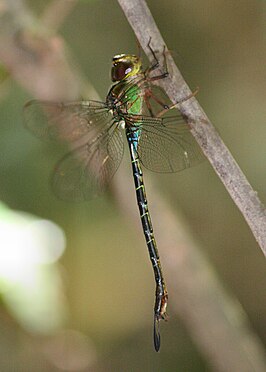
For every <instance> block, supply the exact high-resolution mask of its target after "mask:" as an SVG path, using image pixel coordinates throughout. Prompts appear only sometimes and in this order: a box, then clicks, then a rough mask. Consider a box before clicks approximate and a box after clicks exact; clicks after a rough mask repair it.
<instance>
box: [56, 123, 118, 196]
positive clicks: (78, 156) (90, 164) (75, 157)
mask: <svg viewBox="0 0 266 372" xmlns="http://www.w3.org/2000/svg"><path fill="white" fill-rule="evenodd" d="M111 130H112V133H110V131H109V130H107V131H105V132H103V133H101V135H100V136H99V137H98V138H97V140H95V142H93V143H91V144H90V143H86V144H85V145H82V146H80V147H78V148H76V149H75V150H73V151H72V152H70V153H69V154H67V155H66V156H65V157H64V158H63V159H62V160H60V161H59V162H58V164H57V166H56V168H55V171H54V174H53V177H52V188H53V191H54V193H55V194H56V196H57V197H59V198H60V199H63V200H75V201H82V200H87V199H90V198H91V197H92V196H95V195H98V194H99V193H100V192H101V191H103V189H104V188H105V186H106V184H107V183H108V182H109V181H110V179H111V178H112V176H113V175H114V173H115V172H116V170H117V168H118V167H119V164H120V162H121V159H122V156H123V151H124V148H123V138H122V134H121V132H120V130H119V128H117V127H116V128H111Z"/></svg>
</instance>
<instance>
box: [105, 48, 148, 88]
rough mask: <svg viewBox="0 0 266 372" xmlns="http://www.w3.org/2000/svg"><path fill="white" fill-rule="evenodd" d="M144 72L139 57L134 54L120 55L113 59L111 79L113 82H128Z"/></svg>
mask: <svg viewBox="0 0 266 372" xmlns="http://www.w3.org/2000/svg"><path fill="white" fill-rule="evenodd" d="M141 71H142V65H141V61H140V59H139V57H137V56H135V55H133V54H118V55H116V56H114V57H113V67H112V70H111V78H112V81H113V82H116V81H122V80H126V79H128V78H130V77H133V76H136V75H138V74H139V73H140V72H141Z"/></svg>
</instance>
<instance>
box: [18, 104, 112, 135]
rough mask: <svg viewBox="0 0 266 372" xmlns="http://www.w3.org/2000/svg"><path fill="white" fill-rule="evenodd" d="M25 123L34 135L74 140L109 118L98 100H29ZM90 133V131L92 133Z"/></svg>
mask: <svg viewBox="0 0 266 372" xmlns="http://www.w3.org/2000/svg"><path fill="white" fill-rule="evenodd" d="M23 114H24V115H23V116H24V123H25V126H26V128H27V129H29V130H30V131H31V132H32V133H33V134H34V135H35V136H36V137H38V138H43V139H49V140H59V141H66V142H73V141H76V140H78V139H80V138H82V137H83V136H85V135H88V134H89V133H91V132H92V131H93V130H94V129H95V128H97V131H98V130H99V126H101V124H104V123H105V122H106V121H108V120H111V119H112V115H111V114H110V112H109V110H108V108H107V106H106V104H105V103H104V102H98V101H78V102H69V103H57V102H49V101H38V100H32V101H29V102H28V103H27V104H26V105H25V106H24V112H23ZM92 135H93V134H92Z"/></svg>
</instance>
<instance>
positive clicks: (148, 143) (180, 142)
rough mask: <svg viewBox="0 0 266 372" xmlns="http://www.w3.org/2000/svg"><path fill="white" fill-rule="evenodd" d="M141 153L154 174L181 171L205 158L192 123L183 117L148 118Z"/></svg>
mask: <svg viewBox="0 0 266 372" xmlns="http://www.w3.org/2000/svg"><path fill="white" fill-rule="evenodd" d="M138 121H139V122H140V127H141V134H140V138H139V144H138V154H139V157H140V160H141V162H142V164H143V165H144V167H145V168H147V169H150V170H152V171H154V172H162V173H169V172H178V171H181V170H183V169H185V168H189V167H192V166H194V165H196V164H198V163H199V162H201V161H202V160H203V159H204V155H203V153H202V151H201V149H200V147H199V145H198V144H197V142H196V140H195V139H194V137H193V136H192V134H191V133H190V129H189V126H188V124H187V123H186V122H185V121H184V119H183V118H182V116H181V115H179V116H175V117H165V118H152V117H147V116H144V117H142V118H141V120H138Z"/></svg>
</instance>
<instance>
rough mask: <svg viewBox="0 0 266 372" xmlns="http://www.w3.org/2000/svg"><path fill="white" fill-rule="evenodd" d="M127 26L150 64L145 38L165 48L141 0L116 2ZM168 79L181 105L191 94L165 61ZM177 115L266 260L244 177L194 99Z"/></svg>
mask: <svg viewBox="0 0 266 372" xmlns="http://www.w3.org/2000/svg"><path fill="white" fill-rule="evenodd" d="M118 3H119V4H120V6H121V7H122V9H123V11H124V13H125V15H126V17H127V19H128V22H129V23H130V25H131V27H132V28H133V30H134V32H135V34H136V36H137V38H138V40H139V42H140V44H141V46H142V48H143V50H144V51H145V52H146V54H147V56H148V57H149V59H150V60H152V55H151V53H150V50H149V48H148V41H149V38H151V40H152V47H153V48H154V49H155V50H163V48H164V46H165V45H166V44H165V42H164V41H163V38H162V36H161V34H160V32H159V30H158V28H157V26H156V24H155V22H154V19H153V17H152V15H151V13H150V11H149V9H148V7H147V4H146V2H145V0H135V1H130V0H118ZM167 62H168V64H169V67H170V71H171V76H170V77H169V78H167V79H164V80H162V81H161V82H160V85H162V87H163V88H164V89H165V91H166V93H167V94H168V96H169V98H170V99H171V100H172V102H174V103H176V102H181V101H182V99H184V98H185V97H188V96H189V95H190V94H191V90H190V89H189V87H188V85H187V84H186V82H185V80H184V79H183V77H182V75H181V73H180V71H179V70H178V68H177V67H176V65H175V63H174V61H173V58H172V57H171V55H169V57H168V60H167ZM179 109H180V111H181V113H182V114H183V115H184V116H185V117H186V118H187V119H188V122H189V124H190V125H191V128H192V130H191V132H192V134H193V135H194V136H195V138H196V140H197V141H198V143H199V145H200V146H201V148H202V150H203V152H204V154H205V155H206V157H207V158H208V160H209V162H210V163H211V165H212V166H213V168H214V170H215V172H216V173H217V175H218V176H219V177H220V179H221V181H222V182H223V184H224V186H225V187H226V189H227V191H228V193H229V194H230V196H231V198H232V199H233V201H234V202H235V204H236V205H237V206H238V208H239V209H240V211H241V213H242V215H243V217H244V218H245V220H246V222H247V223H248V225H249V227H250V229H251V231H252V233H253V235H254V237H255V239H256V240H257V242H258V244H259V246H260V248H261V250H262V251H263V253H264V255H265V256H266V210H265V207H264V205H263V204H262V203H261V201H260V200H259V198H258V195H257V193H256V191H254V190H253V188H252V187H251V185H250V184H249V182H248V180H247V179H246V177H245V175H244V174H243V173H242V171H241V169H240V168H239V166H238V164H237V163H236V161H235V160H234V158H233V156H232V155H231V153H230V151H229V150H228V148H227V147H226V146H225V144H224V143H223V141H222V139H221V138H220V136H219V134H218V132H217V131H216V129H215V128H214V126H213V125H212V124H211V122H210V120H209V119H208V117H207V115H206V114H205V112H204V111H203V109H202V108H201V106H200V105H199V103H198V101H197V100H196V98H194V97H193V98H191V99H189V100H186V101H184V102H183V103H182V104H180V106H179Z"/></svg>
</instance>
